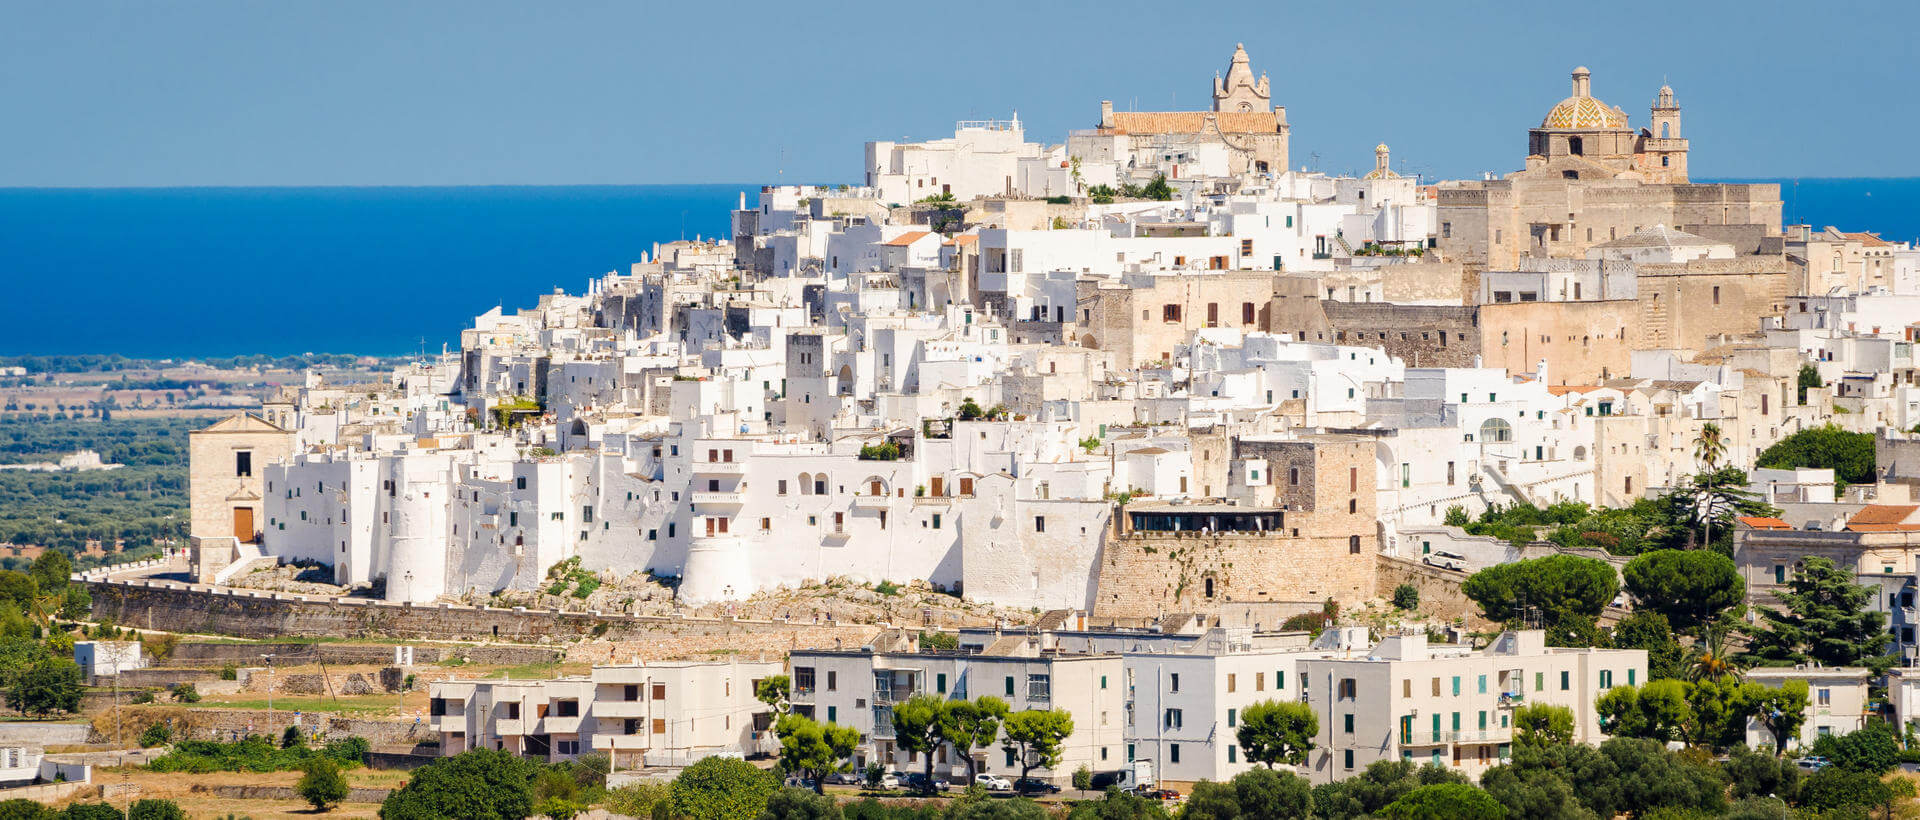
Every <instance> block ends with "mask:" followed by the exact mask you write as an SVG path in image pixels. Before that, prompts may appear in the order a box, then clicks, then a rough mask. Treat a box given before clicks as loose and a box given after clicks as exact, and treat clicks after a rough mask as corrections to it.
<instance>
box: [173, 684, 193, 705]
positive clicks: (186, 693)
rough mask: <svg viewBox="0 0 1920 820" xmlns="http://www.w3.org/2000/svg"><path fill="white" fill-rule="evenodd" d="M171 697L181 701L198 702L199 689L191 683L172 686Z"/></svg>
mask: <svg viewBox="0 0 1920 820" xmlns="http://www.w3.org/2000/svg"><path fill="white" fill-rule="evenodd" d="M173 699H174V700H177V701H179V702H181V703H199V702H200V690H199V689H195V688H194V686H193V684H191V683H183V684H180V685H179V686H176V687H174V688H173Z"/></svg>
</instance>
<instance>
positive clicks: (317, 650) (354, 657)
mask: <svg viewBox="0 0 1920 820" xmlns="http://www.w3.org/2000/svg"><path fill="white" fill-rule="evenodd" d="M411 646H412V647H413V662H414V663H415V664H430V663H439V662H441V661H444V660H448V659H450V658H455V657H458V658H461V659H464V660H465V661H466V662H468V663H478V664H488V665H496V666H523V665H526V664H533V663H552V662H553V661H554V660H556V659H558V658H559V657H561V656H562V655H563V654H564V653H563V652H562V651H561V650H558V649H544V648H541V647H537V646H471V645H462V646H433V645H411ZM394 647H395V645H394V644H364V643H272V644H259V643H245V644H242V643H196V642H183V643H181V644H179V645H177V646H175V647H174V649H173V654H172V655H169V656H168V657H167V663H168V664H170V665H174V666H205V667H213V668H219V667H223V666H226V665H228V664H234V665H237V666H264V665H265V662H264V661H263V660H262V659H261V655H263V654H266V653H272V655H273V660H274V663H275V664H277V665H280V666H301V665H305V664H310V663H330V664H337V665H340V666H349V665H360V666H365V665H376V666H379V665H387V664H391V663H393V650H394Z"/></svg>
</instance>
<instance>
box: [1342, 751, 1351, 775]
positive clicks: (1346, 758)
mask: <svg viewBox="0 0 1920 820" xmlns="http://www.w3.org/2000/svg"><path fill="white" fill-rule="evenodd" d="M1340 755H1341V762H1342V763H1344V764H1345V765H1346V768H1348V769H1349V770H1351V769H1352V768H1353V750H1352V749H1347V750H1345V751H1343V752H1341V753H1340Z"/></svg>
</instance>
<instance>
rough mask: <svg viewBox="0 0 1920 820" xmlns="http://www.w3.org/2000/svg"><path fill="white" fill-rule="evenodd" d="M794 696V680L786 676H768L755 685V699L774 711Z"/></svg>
mask: <svg viewBox="0 0 1920 820" xmlns="http://www.w3.org/2000/svg"><path fill="white" fill-rule="evenodd" d="M792 696H793V679H792V678H789V677H787V676H786V675H768V676H767V677H764V678H761V679H760V680H758V681H756V682H755V683H754V684H753V697H754V699H755V700H758V701H760V702H761V703H764V704H766V705H768V706H771V707H773V708H774V709H776V710H777V709H779V708H780V704H781V703H782V702H784V701H786V700H787V699H789V698H791V697H792Z"/></svg>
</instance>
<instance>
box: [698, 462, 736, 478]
mask: <svg viewBox="0 0 1920 820" xmlns="http://www.w3.org/2000/svg"><path fill="white" fill-rule="evenodd" d="M692 469H693V474H694V475H746V473H747V463H746V462H744V461H696V462H693V465H692Z"/></svg>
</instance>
